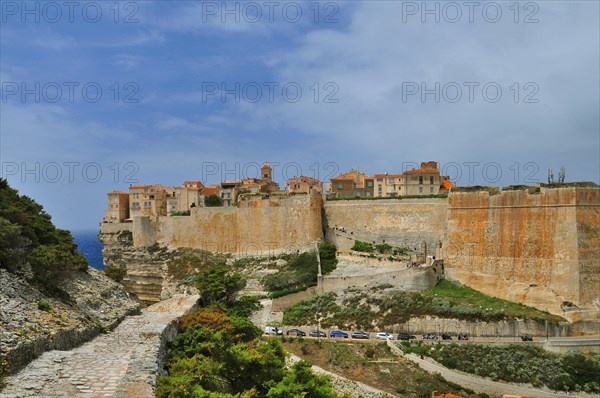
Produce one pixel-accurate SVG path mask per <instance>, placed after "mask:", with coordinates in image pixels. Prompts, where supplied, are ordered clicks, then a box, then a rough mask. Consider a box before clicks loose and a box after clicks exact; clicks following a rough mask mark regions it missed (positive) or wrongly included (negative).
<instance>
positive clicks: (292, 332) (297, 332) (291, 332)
mask: <svg viewBox="0 0 600 398" xmlns="http://www.w3.org/2000/svg"><path fill="white" fill-rule="evenodd" d="M285 334H287V335H288V336H290V335H291V336H306V333H304V332H303V331H302V330H300V329H290V330H288V331H287V332H285Z"/></svg>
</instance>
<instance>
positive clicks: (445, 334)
mask: <svg viewBox="0 0 600 398" xmlns="http://www.w3.org/2000/svg"><path fill="white" fill-rule="evenodd" d="M442 340H452V336H450V333H442Z"/></svg>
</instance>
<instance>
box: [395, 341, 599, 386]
mask: <svg viewBox="0 0 600 398" xmlns="http://www.w3.org/2000/svg"><path fill="white" fill-rule="evenodd" d="M388 345H389V346H390V348H391V349H392V351H393V352H394V353H396V354H398V355H403V356H405V357H406V358H408V359H410V360H411V361H413V362H415V363H416V364H417V365H419V367H421V368H422V369H424V370H426V371H428V372H432V373H439V374H441V375H442V377H443V378H445V379H446V380H448V381H451V382H454V383H456V384H460V385H461V386H463V387H466V388H470V389H472V390H473V391H475V392H477V393H486V394H490V395H502V394H513V395H524V396H531V397H540V398H542V397H543V398H555V397H586V398H591V397H598V395H592V394H585V393H580V394H570V395H567V394H566V393H557V392H553V391H550V390H542V389H536V388H528V387H522V386H519V385H515V384H508V383H498V382H495V381H491V380H488V379H484V378H481V377H476V376H472V375H468V374H466V373H462V372H457V371H454V370H451V369H448V368H446V367H444V366H441V365H440V364H438V363H436V362H435V361H433V360H432V359H430V358H426V359H421V358H419V357H418V356H417V355H414V354H404V352H403V351H402V350H401V349H400V348H398V346H396V344H395V343H394V342H392V341H388Z"/></svg>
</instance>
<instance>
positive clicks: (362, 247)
mask: <svg viewBox="0 0 600 398" xmlns="http://www.w3.org/2000/svg"><path fill="white" fill-rule="evenodd" d="M351 250H355V251H357V252H367V253H371V252H372V251H373V250H374V249H373V245H372V244H371V243H368V242H361V241H360V240H355V241H354V246H352V249H351Z"/></svg>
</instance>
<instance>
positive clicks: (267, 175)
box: [260, 162, 273, 182]
mask: <svg viewBox="0 0 600 398" xmlns="http://www.w3.org/2000/svg"><path fill="white" fill-rule="evenodd" d="M260 179H261V180H263V181H265V182H267V181H268V182H270V181H273V169H272V168H271V166H270V165H269V163H267V162H265V164H263V167H261V169H260Z"/></svg>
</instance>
